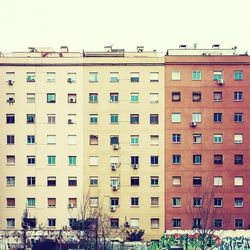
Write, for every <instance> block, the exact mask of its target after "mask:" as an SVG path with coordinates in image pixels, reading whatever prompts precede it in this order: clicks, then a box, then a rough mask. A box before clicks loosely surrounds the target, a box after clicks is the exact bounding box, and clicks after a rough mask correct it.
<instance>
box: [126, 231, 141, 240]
mask: <svg viewBox="0 0 250 250" xmlns="http://www.w3.org/2000/svg"><path fill="white" fill-rule="evenodd" d="M144 232H145V230H142V229H139V230H127V231H126V234H127V241H142V236H143V235H144Z"/></svg>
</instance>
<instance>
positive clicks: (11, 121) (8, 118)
mask: <svg viewBox="0 0 250 250" xmlns="http://www.w3.org/2000/svg"><path fill="white" fill-rule="evenodd" d="M6 123H7V124H14V123H15V115H14V114H6Z"/></svg>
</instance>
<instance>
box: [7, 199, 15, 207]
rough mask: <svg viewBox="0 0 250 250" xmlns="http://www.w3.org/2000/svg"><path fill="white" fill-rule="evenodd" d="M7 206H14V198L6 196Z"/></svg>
mask: <svg viewBox="0 0 250 250" xmlns="http://www.w3.org/2000/svg"><path fill="white" fill-rule="evenodd" d="M6 203H7V207H15V205H16V201H15V198H6Z"/></svg>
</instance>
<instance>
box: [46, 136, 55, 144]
mask: <svg viewBox="0 0 250 250" xmlns="http://www.w3.org/2000/svg"><path fill="white" fill-rule="evenodd" d="M47 144H51V145H53V144H56V135H47Z"/></svg>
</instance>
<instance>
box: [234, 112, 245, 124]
mask: <svg viewBox="0 0 250 250" xmlns="http://www.w3.org/2000/svg"><path fill="white" fill-rule="evenodd" d="M234 121H235V122H243V113H234Z"/></svg>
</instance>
